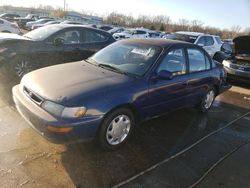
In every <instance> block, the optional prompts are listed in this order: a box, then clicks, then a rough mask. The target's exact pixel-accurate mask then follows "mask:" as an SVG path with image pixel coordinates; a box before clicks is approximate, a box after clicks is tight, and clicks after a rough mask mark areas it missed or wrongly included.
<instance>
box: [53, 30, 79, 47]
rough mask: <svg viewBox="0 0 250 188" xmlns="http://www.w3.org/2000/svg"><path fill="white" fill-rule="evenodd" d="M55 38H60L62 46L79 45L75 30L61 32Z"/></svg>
mask: <svg viewBox="0 0 250 188" xmlns="http://www.w3.org/2000/svg"><path fill="white" fill-rule="evenodd" d="M55 38H61V39H63V40H64V44H79V43H80V42H81V40H80V39H81V35H80V32H79V31H78V30H76V29H74V30H67V31H63V32H61V33H60V34H58V35H57V36H56V37H55Z"/></svg>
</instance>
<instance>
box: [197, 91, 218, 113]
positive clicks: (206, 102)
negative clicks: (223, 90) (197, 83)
mask: <svg viewBox="0 0 250 188" xmlns="http://www.w3.org/2000/svg"><path fill="white" fill-rule="evenodd" d="M214 99H215V91H214V89H210V90H208V91H207V93H206V95H205V96H204V97H203V99H202V100H201V103H200V105H199V109H200V111H201V112H207V111H208V110H209V109H210V108H211V106H212V104H213V102H214Z"/></svg>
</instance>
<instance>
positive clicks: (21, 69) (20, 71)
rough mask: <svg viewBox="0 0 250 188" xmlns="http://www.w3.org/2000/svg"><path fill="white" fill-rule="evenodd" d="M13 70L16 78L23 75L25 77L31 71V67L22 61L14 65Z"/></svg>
mask: <svg viewBox="0 0 250 188" xmlns="http://www.w3.org/2000/svg"><path fill="white" fill-rule="evenodd" d="M14 69H15V72H16V74H17V76H18V77H22V76H23V75H25V74H26V73H28V72H30V71H31V70H32V65H31V64H30V63H29V62H28V61H26V60H22V61H20V62H18V63H16V64H15V67H14Z"/></svg>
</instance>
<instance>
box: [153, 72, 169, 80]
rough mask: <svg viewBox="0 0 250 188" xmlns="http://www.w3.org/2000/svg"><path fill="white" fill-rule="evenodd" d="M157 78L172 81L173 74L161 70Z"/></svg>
mask: <svg viewBox="0 0 250 188" xmlns="http://www.w3.org/2000/svg"><path fill="white" fill-rule="evenodd" d="M157 78H158V79H160V80H172V79H173V73H172V72H169V71H167V70H161V71H160V72H159V73H158V74H157Z"/></svg>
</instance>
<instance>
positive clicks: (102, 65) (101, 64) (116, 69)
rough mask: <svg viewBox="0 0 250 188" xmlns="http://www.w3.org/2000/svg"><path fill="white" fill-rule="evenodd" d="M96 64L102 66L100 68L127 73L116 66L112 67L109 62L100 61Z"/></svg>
mask: <svg viewBox="0 0 250 188" xmlns="http://www.w3.org/2000/svg"><path fill="white" fill-rule="evenodd" d="M98 66H99V67H102V68H105V69H109V70H113V71H115V72H118V73H121V74H127V72H124V71H122V70H120V69H118V68H116V67H114V66H112V65H109V64H103V63H100V64H98Z"/></svg>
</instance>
